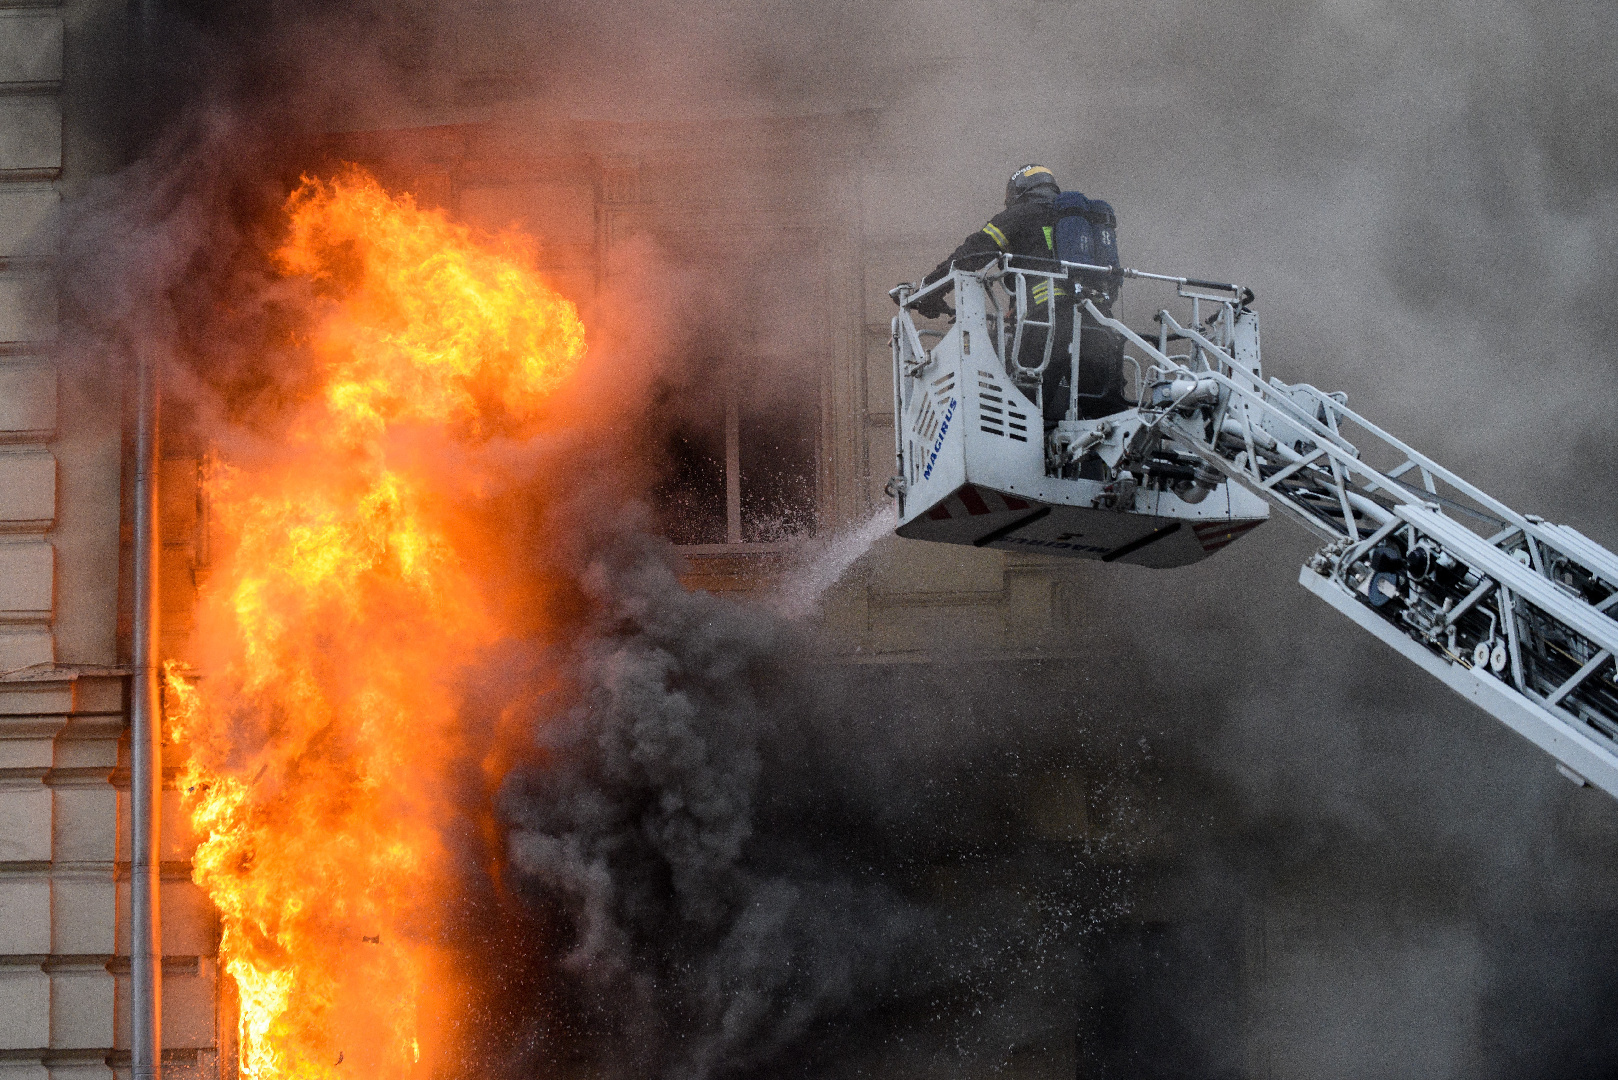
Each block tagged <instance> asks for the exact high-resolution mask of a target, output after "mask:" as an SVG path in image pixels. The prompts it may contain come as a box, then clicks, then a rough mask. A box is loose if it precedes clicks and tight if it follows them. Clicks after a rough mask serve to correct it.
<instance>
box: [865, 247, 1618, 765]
mask: <svg viewBox="0 0 1618 1080" xmlns="http://www.w3.org/2000/svg"><path fill="white" fill-rule="evenodd" d="M1062 270H1063V271H1064V272H1066V271H1068V270H1083V271H1098V270H1099V271H1107V268H1105V267H1093V266H1086V265H1082V264H1062ZM1108 272H1111V273H1115V274H1118V275H1119V276H1122V277H1126V278H1135V279H1141V280H1145V281H1154V282H1159V283H1166V284H1169V285H1172V286H1174V288H1175V291H1176V293H1177V294H1178V296H1179V297H1180V298H1181V299H1183V300H1187V301H1189V302H1190V308H1191V313H1190V318H1189V319H1187V320H1185V321H1183V322H1182V321H1180V320H1179V319H1177V318H1176V317H1175V316H1174V315H1173V314H1172V313H1171V312H1170V311H1169V310H1168V309H1166V308H1165V309H1162V310H1160V311H1159V312H1158V314H1157V316H1156V321H1157V334H1156V337H1157V340H1156V341H1155V342H1154V341H1150V340H1148V339H1147V337H1146V336H1144V335H1142V334H1140V333H1137V332H1136V331H1134V330H1132V329H1130V328H1129V327H1128V326H1127V325H1125V324H1124V323H1123V322H1122V321H1120V320H1118V319H1115V318H1112V317H1110V316H1109V315H1106V314H1104V313H1103V312H1102V311H1101V310H1100V309H1099V308H1098V307H1097V306H1096V304H1095V296H1094V294H1091V295H1088V296H1087V295H1084V294H1085V292H1086V289H1085V288H1084V287H1083V286H1082V285H1081V284H1080V283H1079V282H1078V281H1076V280H1075V281H1073V286H1074V288H1075V289H1076V290H1077V291H1078V293H1079V294H1080V301H1079V303H1080V308H1081V310H1082V312H1083V313H1084V314H1087V315H1088V316H1089V318H1090V319H1091V320H1093V321H1094V323H1096V324H1099V325H1101V326H1106V327H1110V328H1111V329H1113V330H1115V331H1117V332H1118V333H1121V334H1122V335H1123V336H1124V337H1125V339H1126V340H1127V341H1128V342H1129V343H1130V344H1131V345H1132V346H1133V347H1134V349H1135V350H1136V351H1137V352H1138V353H1139V357H1138V358H1136V359H1135V360H1134V362H1135V363H1136V364H1137V369H1136V370H1137V386H1138V389H1139V395H1140V401H1139V403H1138V405H1137V406H1136V407H1135V408H1133V409H1131V410H1129V411H1128V414H1127V415H1126V414H1119V415H1118V416H1115V417H1109V418H1107V419H1106V420H1101V421H1078V420H1077V416H1076V408H1075V406H1076V402H1075V403H1071V404H1070V409H1069V412H1068V419H1067V422H1065V423H1064V424H1062V425H1059V427H1061V428H1062V429H1063V431H1062V432H1061V436H1062V438H1063V439H1064V440H1066V442H1065V443H1064V446H1068V447H1080V448H1084V449H1086V450H1087V451H1089V452H1094V450H1093V449H1092V448H1094V447H1096V446H1099V445H1100V439H1099V438H1097V437H1096V433H1098V432H1101V431H1103V430H1108V431H1110V430H1113V429H1114V428H1116V427H1117V426H1118V425H1120V424H1128V425H1133V426H1132V427H1131V428H1130V430H1131V431H1132V432H1134V435H1133V437H1132V438H1131V439H1130V440H1129V442H1128V445H1127V446H1125V447H1118V448H1115V451H1116V452H1115V454H1114V457H1113V458H1112V459H1111V460H1109V461H1108V463H1107V464H1108V468H1109V469H1110V470H1111V475H1112V476H1113V477H1115V478H1124V477H1132V476H1135V475H1137V474H1138V475H1140V476H1145V475H1146V470H1149V468H1150V463H1149V460H1148V457H1149V455H1151V454H1153V453H1161V452H1163V451H1167V452H1170V453H1172V454H1175V455H1184V456H1187V457H1188V458H1194V459H1195V460H1196V461H1197V462H1199V463H1200V464H1201V466H1202V467H1204V468H1205V469H1207V470H1211V471H1212V474H1215V475H1218V476H1219V477H1222V478H1223V479H1224V480H1225V481H1228V482H1229V483H1231V484H1235V485H1240V486H1241V487H1242V488H1244V489H1246V491H1248V492H1251V493H1252V494H1253V495H1256V496H1258V497H1259V498H1260V499H1262V500H1264V501H1265V502H1267V503H1269V504H1270V505H1272V506H1274V507H1276V508H1278V509H1280V510H1281V511H1282V512H1283V513H1284V514H1285V515H1286V516H1288V517H1290V518H1291V519H1292V520H1294V521H1296V522H1298V523H1299V524H1301V525H1303V526H1304V527H1305V528H1307V529H1309V530H1311V531H1313V532H1314V533H1316V534H1317V535H1319V536H1320V537H1321V538H1322V539H1324V540H1325V541H1326V544H1325V546H1324V547H1322V548H1321V549H1320V550H1319V551H1318V552H1317V553H1316V554H1315V555H1314V557H1313V558H1311V559H1310V561H1309V563H1308V564H1307V565H1306V566H1305V567H1304V569H1303V572H1302V578H1301V580H1302V582H1303V584H1304V585H1305V586H1306V587H1307V588H1309V589H1310V591H1311V592H1313V593H1315V594H1316V595H1317V596H1320V597H1321V598H1322V599H1324V600H1326V601H1327V602H1328V603H1330V604H1331V605H1332V606H1333V607H1335V608H1337V609H1338V610H1339V611H1342V612H1343V613H1344V614H1346V615H1348V616H1349V617H1350V618H1352V619H1354V621H1355V622H1356V623H1358V624H1359V625H1360V626H1361V627H1363V628H1364V629H1366V630H1369V631H1370V632H1372V633H1373V634H1374V635H1375V636H1377V637H1378V638H1380V639H1381V640H1382V641H1384V642H1386V643H1387V644H1388V645H1389V646H1391V647H1392V648H1394V649H1395V650H1396V651H1398V652H1399V653H1401V654H1402V655H1404V656H1405V657H1406V658H1407V659H1409V660H1411V661H1413V662H1415V663H1417V664H1419V665H1420V666H1421V667H1423V668H1425V669H1426V670H1428V671H1430V672H1432V673H1433V674H1434V675H1436V676H1437V677H1439V678H1440V679H1442V680H1443V681H1444V682H1445V683H1446V684H1447V685H1449V686H1450V687H1452V688H1453V689H1455V690H1457V691H1458V692H1460V693H1462V694H1463V695H1464V696H1466V697H1468V698H1469V699H1471V700H1472V701H1474V702H1476V703H1477V704H1478V705H1479V706H1481V707H1482V708H1483V709H1485V710H1486V711H1488V712H1489V713H1490V714H1491V715H1493V716H1495V717H1497V718H1498V719H1500V720H1501V721H1502V722H1504V723H1506V724H1507V725H1508V726H1510V727H1511V728H1512V729H1513V730H1515V731H1517V732H1519V733H1520V734H1522V735H1523V736H1524V737H1526V738H1528V739H1529V740H1530V741H1532V742H1534V743H1535V744H1536V745H1538V746H1540V747H1541V748H1543V749H1544V750H1546V751H1547V752H1548V753H1550V754H1551V755H1552V756H1553V757H1554V758H1556V760H1557V761H1558V762H1559V763H1560V768H1561V770H1562V771H1563V772H1564V773H1566V774H1567V775H1569V776H1570V777H1572V778H1573V779H1575V780H1577V781H1579V782H1580V783H1586V782H1588V783H1592V784H1595V785H1596V786H1598V787H1600V788H1602V789H1603V790H1605V791H1607V792H1608V793H1609V794H1612V795H1614V796H1618V621H1615V620H1614V618H1613V612H1614V611H1618V555H1615V554H1614V553H1613V552H1611V551H1609V550H1607V549H1606V548H1604V547H1602V546H1601V545H1599V544H1597V543H1595V542H1594V541H1592V540H1590V539H1589V538H1587V537H1585V536H1583V535H1582V534H1580V533H1579V532H1577V531H1576V530H1574V529H1572V528H1570V527H1568V526H1564V525H1555V524H1552V523H1550V522H1547V521H1545V520H1543V519H1542V518H1538V517H1534V516H1532V515H1526V514H1521V513H1518V512H1517V511H1515V510H1513V509H1512V508H1511V507H1509V506H1507V505H1505V504H1504V503H1502V502H1500V501H1499V500H1497V499H1494V498H1492V497H1491V496H1489V495H1488V494H1487V493H1485V492H1484V491H1482V490H1481V489H1479V488H1478V487H1476V486H1475V485H1473V484H1471V483H1469V482H1468V481H1466V480H1465V479H1464V478H1462V477H1460V476H1458V475H1457V474H1455V473H1453V472H1451V471H1450V470H1448V469H1446V468H1444V467H1443V466H1442V465H1440V464H1438V463H1437V462H1436V461H1434V460H1433V459H1431V458H1430V457H1428V456H1426V455H1424V454H1422V453H1420V452H1419V451H1417V450H1415V449H1414V448H1412V447H1411V446H1409V445H1408V444H1406V443H1404V442H1402V441H1400V440H1399V439H1397V438H1395V437H1394V436H1392V435H1390V434H1389V433H1388V432H1386V431H1384V430H1382V429H1381V428H1380V427H1378V426H1377V425H1375V424H1373V423H1371V422H1370V421H1369V420H1367V419H1366V418H1365V417H1363V416H1361V415H1359V414H1358V413H1356V412H1354V411H1353V410H1351V409H1349V408H1348V406H1347V404H1346V396H1345V395H1343V394H1340V393H1326V392H1323V391H1320V390H1318V389H1316V388H1315V387H1313V386H1308V385H1304V384H1298V385H1288V384H1286V383H1283V382H1281V381H1280V380H1279V379H1274V378H1271V379H1269V380H1267V381H1266V380H1265V378H1264V376H1263V369H1262V362H1261V358H1260V349H1259V333H1258V317H1257V315H1256V313H1255V312H1254V311H1253V310H1252V308H1251V303H1250V302H1251V300H1252V294H1251V292H1249V291H1247V290H1244V289H1241V288H1239V287H1237V286H1232V285H1226V284H1222V283H1218V282H1209V281H1202V280H1198V279H1192V278H1183V277H1174V276H1170V275H1163V274H1148V273H1144V272H1141V271H1134V270H1124V271H1121V272H1120V271H1108ZM1029 276H1035V277H1040V278H1045V279H1047V280H1050V281H1051V283H1052V291H1053V292H1054V285H1055V280H1056V279H1055V277H1054V275H1053V273H1052V271H1051V264H1046V265H1044V266H1042V267H1040V268H1039V269H1037V270H1029V269H1025V268H1021V267H1019V266H1017V265H1016V264H1015V260H1013V259H1010V258H1002V259H1001V260H1000V261H999V262H997V263H995V264H991V265H990V266H989V267H987V268H985V269H984V270H982V271H979V272H977V273H968V272H963V271H954V272H952V273H951V274H950V275H949V276H948V277H946V278H944V279H942V280H940V281H939V282H937V283H935V284H933V285H932V286H929V287H927V288H925V289H919V290H918V289H915V288H914V287H912V286H900V288H898V289H896V290H895V291H894V298H895V300H896V301H898V302H899V303H900V305H901V307H902V308H906V309H908V308H910V307H912V306H913V305H914V303H915V302H916V301H917V300H919V299H921V298H923V297H925V296H927V295H930V294H932V293H933V292H935V291H938V290H943V289H950V288H953V289H954V290H955V295H956V300H957V303H958V304H959V305H961V306H962V307H963V311H965V310H968V309H969V310H970V311H972V312H973V313H974V315H975V317H977V318H979V319H981V318H982V316H983V311H982V310H980V309H983V310H989V311H992V312H994V313H995V314H993V315H991V316H990V318H991V319H992V320H993V321H994V323H995V328H996V332H995V333H993V334H992V335H991V337H992V339H993V341H994V344H995V345H996V346H998V347H997V349H996V352H997V354H998V357H1004V358H1005V360H1004V362H1003V365H1002V366H1003V370H1004V371H1005V373H1006V375H1007V377H1009V378H1010V379H1012V380H1013V381H1014V382H1016V383H1018V384H1019V385H1023V386H1025V387H1027V388H1028V389H1029V390H1030V391H1031V396H1032V397H1033V402H1034V404H1035V406H1036V407H1037V406H1038V405H1039V400H1038V395H1039V393H1040V389H1039V385H1038V384H1039V375H1040V374H1041V373H1043V371H1044V369H1045V367H1046V366H1047V365H1048V364H1049V363H1050V362H1051V356H1050V352H1051V348H1050V346H1051V337H1052V335H1051V334H1049V333H1047V334H1046V351H1045V356H1044V357H1042V362H1041V364H1040V365H1039V367H1038V368H1037V369H1036V368H1032V367H1028V366H1025V365H1022V364H1021V363H1019V362H1018V361H1019V359H1020V347H1021V342H1022V335H1023V331H1024V329H1026V328H1027V327H1029V326H1033V325H1035V324H1033V323H1029V322H1028V321H1027V320H1026V319H1025V318H1018V319H1017V331H1016V333H1015V334H1014V336H1013V340H1012V341H1011V342H1010V343H1009V352H1008V348H1007V346H1008V343H1007V342H1006V340H1005V339H1006V336H1007V335H1006V322H1007V317H1006V316H1004V315H1000V314H999V313H998V307H997V305H995V304H994V302H993V300H992V296H993V294H994V289H995V288H996V286H999V287H1000V288H1003V289H1004V290H1005V291H1006V293H1007V294H1008V297H1009V298H1010V300H1011V302H1012V304H1013V305H1014V309H1013V313H1012V317H1015V316H1016V315H1017V314H1020V313H1024V312H1027V311H1028V310H1029V306H1028V303H1027V293H1028V289H1027V278H1028V277H1029ZM1074 277H1075V278H1077V277H1078V275H1074ZM1050 310H1051V314H1050V317H1049V321H1050V322H1051V323H1054V321H1055V318H1054V305H1053V306H1052V308H1051V309H1050ZM1077 314H1078V313H1077V312H1076V316H1077ZM1075 322H1076V323H1077V322H1078V319H1077V317H1076V319H1075ZM974 325H978V324H977V323H974ZM1038 325H1048V324H1046V323H1040V324H1038ZM964 332H965V331H964V330H962V329H961V328H960V327H959V326H957V327H956V328H952V330H951V332H950V333H948V334H946V335H944V337H943V338H942V340H940V341H939V342H938V343H937V345H936V346H935V347H934V349H933V350H932V351H931V352H929V350H928V349H927V348H926V347H925V346H924V345H923V343H922V338H921V336H920V334H919V333H918V332H917V330H916V328H915V325H914V324H913V322H912V320H911V319H910V318H909V317H908V316H907V315H904V314H902V315H901V316H900V317H899V318H897V319H895V321H894V383H895V386H894V413H895V436H896V443H895V450H896V453H897V455H898V457H899V460H900V465H901V476H900V477H898V478H896V480H895V490H896V493H897V494H898V495H900V497H901V500H902V499H903V496H904V494H905V489H906V484H905V481H904V478H903V477H904V470H905V465H906V446H905V437H904V431H903V423H904V417H905V412H906V406H907V405H908V404H909V403H908V402H907V401H906V400H905V397H904V390H903V387H904V386H905V385H906V384H907V383H909V384H914V383H915V382H916V378H917V376H918V375H919V374H920V373H922V372H923V371H924V370H925V369H926V368H927V367H928V365H930V364H933V363H935V362H936V361H938V360H939V359H940V356H941V354H944V353H946V352H950V350H952V349H953V350H955V351H959V349H960V347H961V345H962V344H963V342H962V341H961V335H962V334H963V333H964ZM1171 341H1178V342H1185V343H1186V344H1187V347H1188V349H1189V351H1188V352H1186V353H1185V354H1182V355H1171V354H1170V353H1169V351H1168V349H1169V343H1170V342H1171ZM1075 352H1076V350H1075ZM983 363H984V360H983V359H982V358H981V356H980V358H979V359H977V360H976V361H975V364H976V365H981V364H983ZM1073 363H1074V366H1075V368H1076V367H1077V364H1078V361H1077V358H1076V356H1075V358H1074V360H1073ZM1077 375H1078V373H1077V371H1075V372H1074V373H1073V385H1074V386H1075V387H1076V385H1077V382H1078V379H1077ZM1056 434H1057V433H1054V432H1053V433H1052V435H1053V442H1054V437H1055V435H1056ZM1046 461H1047V473H1049V471H1050V468H1051V467H1052V463H1057V464H1059V463H1060V455H1058V454H1055V453H1049V454H1047V457H1046ZM1031 468H1032V467H1031ZM1030 482H1031V484H1033V485H1035V486H1037V485H1038V484H1044V485H1046V486H1047V487H1049V486H1050V485H1051V484H1053V483H1054V481H1052V480H1051V479H1050V477H1049V476H1048V475H1047V476H1043V477H1031V478H1030ZM1131 484H1133V481H1131ZM1018 490H1026V489H1018ZM1120 509H1125V510H1132V511H1134V512H1136V513H1144V512H1146V511H1144V510H1143V509H1140V508H1138V507H1136V506H1134V505H1133V504H1132V505H1130V506H1128V507H1120ZM915 511H916V508H914V507H912V508H910V512H911V513H912V514H914V513H915ZM900 516H901V520H904V519H905V516H906V515H905V508H904V505H903V502H902V501H901V515H900Z"/></svg>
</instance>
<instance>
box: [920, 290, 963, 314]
mask: <svg viewBox="0 0 1618 1080" xmlns="http://www.w3.org/2000/svg"><path fill="white" fill-rule="evenodd" d="M915 309H916V314H917V315H920V316H921V317H922V318H924V319H936V318H938V317H939V316H940V315H954V314H955V309H954V308H952V307H950V306H949V305H948V304H946V303H945V302H944V294H943V292H942V291H940V292H935V293H932V294H931V295H929V296H924V297H922V298H921V299H920V300H917V301H916V303H915Z"/></svg>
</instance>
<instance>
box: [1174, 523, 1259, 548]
mask: <svg viewBox="0 0 1618 1080" xmlns="http://www.w3.org/2000/svg"><path fill="white" fill-rule="evenodd" d="M1262 524H1264V519H1263V518H1259V519H1257V520H1256V521H1206V522H1203V523H1202V524H1201V525H1193V526H1191V531H1192V532H1193V533H1195V534H1196V537H1197V543H1199V544H1201V545H1202V550H1203V551H1206V552H1210V553H1211V552H1215V551H1218V550H1219V549H1220V548H1222V547H1224V546H1225V545H1226V544H1228V543H1230V542H1231V541H1232V540H1235V539H1236V538H1237V537H1239V536H1241V535H1242V534H1243V533H1245V532H1246V531H1247V530H1249V529H1252V528H1255V527H1256V526H1259V525H1262Z"/></svg>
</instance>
